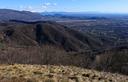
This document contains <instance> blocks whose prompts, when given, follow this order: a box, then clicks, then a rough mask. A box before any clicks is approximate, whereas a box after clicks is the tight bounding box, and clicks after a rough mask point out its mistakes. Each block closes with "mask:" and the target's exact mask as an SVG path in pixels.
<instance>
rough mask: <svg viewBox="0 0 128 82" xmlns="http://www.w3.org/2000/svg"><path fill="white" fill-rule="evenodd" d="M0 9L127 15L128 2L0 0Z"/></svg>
mask: <svg viewBox="0 0 128 82" xmlns="http://www.w3.org/2000/svg"><path fill="white" fill-rule="evenodd" d="M0 9H15V10H26V11H32V12H44V11H47V12H100V13H128V0H0Z"/></svg>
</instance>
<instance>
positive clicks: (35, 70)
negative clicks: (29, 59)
mask: <svg viewBox="0 0 128 82" xmlns="http://www.w3.org/2000/svg"><path fill="white" fill-rule="evenodd" d="M0 82H128V76H124V75H119V74H112V73H106V72H98V71H95V70H87V69H82V68H78V67H73V66H53V65H42V66H41V65H18V64H15V65H1V66H0Z"/></svg>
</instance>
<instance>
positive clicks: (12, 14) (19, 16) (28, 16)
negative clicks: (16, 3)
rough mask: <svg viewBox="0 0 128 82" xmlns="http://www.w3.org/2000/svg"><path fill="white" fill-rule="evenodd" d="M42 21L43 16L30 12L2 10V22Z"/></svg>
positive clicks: (0, 12)
mask: <svg viewBox="0 0 128 82" xmlns="http://www.w3.org/2000/svg"><path fill="white" fill-rule="evenodd" d="M14 19H15V20H27V21H29V20H41V19H42V15H40V14H38V13H32V12H29V11H16V10H11V9H0V21H7V20H14Z"/></svg>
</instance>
